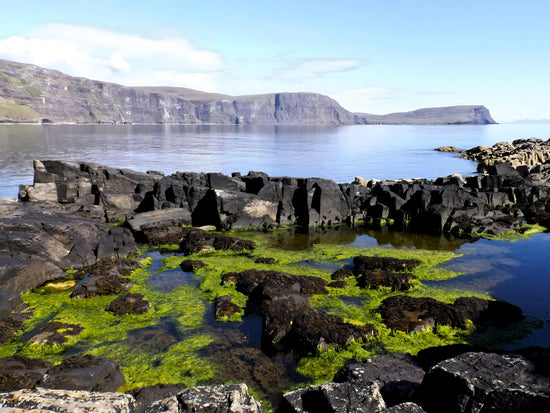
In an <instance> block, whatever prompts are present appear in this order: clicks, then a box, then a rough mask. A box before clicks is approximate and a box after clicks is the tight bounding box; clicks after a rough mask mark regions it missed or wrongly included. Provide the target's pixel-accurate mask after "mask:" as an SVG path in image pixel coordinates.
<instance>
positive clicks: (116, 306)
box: [105, 293, 149, 315]
mask: <svg viewBox="0 0 550 413" xmlns="http://www.w3.org/2000/svg"><path fill="white" fill-rule="evenodd" d="M105 310H106V311H112V312H113V313H115V314H116V315H125V314H138V315H139V314H145V313H146V312H147V311H149V302H148V301H145V300H144V299H143V295H142V294H139V293H131V294H124V295H121V296H120V297H117V298H115V299H114V300H113V301H111V302H110V303H109V305H108V306H107V308H106V309H105Z"/></svg>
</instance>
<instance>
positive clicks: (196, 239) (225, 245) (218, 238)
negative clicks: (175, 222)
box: [179, 228, 256, 255]
mask: <svg viewBox="0 0 550 413" xmlns="http://www.w3.org/2000/svg"><path fill="white" fill-rule="evenodd" d="M179 246H180V250H181V251H182V252H183V253H184V254H185V255H189V254H193V253H196V252H199V251H203V250H205V249H206V250H208V249H215V250H219V251H226V250H231V251H243V250H247V249H248V250H251V249H254V247H255V246H256V244H255V243H254V241H249V240H241V239H239V238H236V237H231V236H229V235H224V234H215V233H211V232H207V231H203V230H202V229H199V228H184V229H183V239H182V241H181V242H180V244H179Z"/></svg>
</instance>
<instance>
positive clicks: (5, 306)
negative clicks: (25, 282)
mask: <svg viewBox="0 0 550 413" xmlns="http://www.w3.org/2000/svg"><path fill="white" fill-rule="evenodd" d="M26 308H27V306H26V305H25V304H24V303H23V300H22V299H21V296H20V295H19V294H18V293H15V292H13V291H9V290H0V345H2V344H5V343H7V342H9V341H10V340H11V339H12V338H13V336H14V335H15V333H16V332H17V330H19V329H20V328H21V327H22V326H23V323H24V322H25V320H27V319H28V318H29V317H30V316H31V314H29V313H24V312H23V311H24V310H25V309H26Z"/></svg>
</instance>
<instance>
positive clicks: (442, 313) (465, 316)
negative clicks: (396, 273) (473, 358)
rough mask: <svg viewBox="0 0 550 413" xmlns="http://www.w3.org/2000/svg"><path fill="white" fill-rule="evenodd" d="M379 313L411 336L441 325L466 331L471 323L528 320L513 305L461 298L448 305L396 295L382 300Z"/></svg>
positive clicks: (393, 326) (428, 299)
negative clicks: (415, 332) (466, 327)
mask: <svg viewBox="0 0 550 413" xmlns="http://www.w3.org/2000/svg"><path fill="white" fill-rule="evenodd" d="M377 312H379V313H380V314H381V316H382V320H383V321H384V323H385V324H386V325H387V326H388V327H389V328H390V329H393V330H401V331H405V332H408V333H410V332H413V331H422V330H424V329H425V328H426V327H428V326H430V327H435V326H437V325H448V326H452V327H459V328H464V327H465V326H466V325H467V322H468V320H470V321H473V322H474V323H476V324H477V323H479V324H485V323H492V324H496V325H506V324H511V323H513V322H516V321H519V320H521V319H523V318H524V317H523V314H522V312H521V309H520V308H518V307H517V306H515V305H513V304H510V303H506V302H503V301H490V300H483V299H480V298H475V297H460V298H458V299H456V300H455V302H454V304H446V303H443V302H441V301H437V300H434V299H433V298H430V297H419V298H416V297H410V296H406V295H396V296H393V297H389V298H386V299H385V300H384V301H382V304H381V305H380V307H378V309H377Z"/></svg>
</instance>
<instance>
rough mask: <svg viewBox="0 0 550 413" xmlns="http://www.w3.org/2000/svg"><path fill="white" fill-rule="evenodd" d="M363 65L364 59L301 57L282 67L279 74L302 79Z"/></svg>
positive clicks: (345, 70)
mask: <svg viewBox="0 0 550 413" xmlns="http://www.w3.org/2000/svg"><path fill="white" fill-rule="evenodd" d="M363 65H364V63H363V62H362V61H360V60H356V59H300V60H296V61H293V62H290V63H288V64H287V65H286V66H285V67H283V68H281V69H280V70H279V75H282V76H284V77H286V78H290V79H294V80H301V79H307V78H316V77H322V76H324V75H326V74H330V73H339V72H348V71H351V70H355V69H358V68H360V67H361V66H363Z"/></svg>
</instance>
